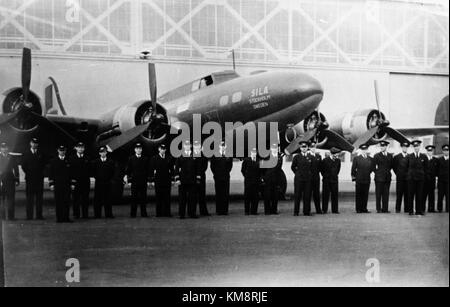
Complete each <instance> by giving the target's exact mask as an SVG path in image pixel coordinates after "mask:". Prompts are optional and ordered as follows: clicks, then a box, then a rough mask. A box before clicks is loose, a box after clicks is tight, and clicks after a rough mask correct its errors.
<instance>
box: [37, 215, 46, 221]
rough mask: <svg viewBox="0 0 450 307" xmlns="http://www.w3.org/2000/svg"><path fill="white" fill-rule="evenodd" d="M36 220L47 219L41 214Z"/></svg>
mask: <svg viewBox="0 0 450 307" xmlns="http://www.w3.org/2000/svg"><path fill="white" fill-rule="evenodd" d="M36 220H38V221H45V218H44V217H43V216H39V217H37V218H36Z"/></svg>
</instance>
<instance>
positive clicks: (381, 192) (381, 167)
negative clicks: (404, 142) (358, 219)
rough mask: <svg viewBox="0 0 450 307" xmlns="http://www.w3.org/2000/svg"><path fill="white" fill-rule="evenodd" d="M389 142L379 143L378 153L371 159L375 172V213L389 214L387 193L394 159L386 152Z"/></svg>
mask: <svg viewBox="0 0 450 307" xmlns="http://www.w3.org/2000/svg"><path fill="white" fill-rule="evenodd" d="M388 145H389V142H387V141H381V142H380V152H379V153H377V154H375V156H374V157H373V169H374V172H375V195H376V208H377V213H390V212H389V193H390V188H391V181H392V173H391V170H392V167H393V164H394V157H393V156H392V154H391V153H389V152H387V147H388Z"/></svg>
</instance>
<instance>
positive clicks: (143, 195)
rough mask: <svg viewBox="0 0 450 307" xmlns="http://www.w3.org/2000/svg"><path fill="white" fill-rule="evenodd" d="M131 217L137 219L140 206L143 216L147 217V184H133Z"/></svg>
mask: <svg viewBox="0 0 450 307" xmlns="http://www.w3.org/2000/svg"><path fill="white" fill-rule="evenodd" d="M131 198H132V201H131V212H130V216H131V217H136V215H137V208H138V206H139V207H140V209H141V216H142V217H147V216H148V215H147V183H146V182H144V183H132V184H131Z"/></svg>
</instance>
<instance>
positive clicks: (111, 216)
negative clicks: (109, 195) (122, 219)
mask: <svg viewBox="0 0 450 307" xmlns="http://www.w3.org/2000/svg"><path fill="white" fill-rule="evenodd" d="M105 218H107V219H115V218H116V217H115V216H114V215H110V216H106V217H105Z"/></svg>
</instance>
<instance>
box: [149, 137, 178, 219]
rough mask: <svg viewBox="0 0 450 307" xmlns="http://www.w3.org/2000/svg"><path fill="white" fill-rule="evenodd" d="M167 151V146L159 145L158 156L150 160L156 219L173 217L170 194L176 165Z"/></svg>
mask: <svg viewBox="0 0 450 307" xmlns="http://www.w3.org/2000/svg"><path fill="white" fill-rule="evenodd" d="M166 151H167V150H166V145H165V144H161V145H159V146H158V154H157V155H155V156H153V157H152V159H151V160H150V182H152V184H153V185H154V186H155V197H156V217H172V214H171V210H170V193H171V190H172V180H173V172H174V164H173V160H172V158H171V157H170V156H169V155H168V154H167V153H166Z"/></svg>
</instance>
